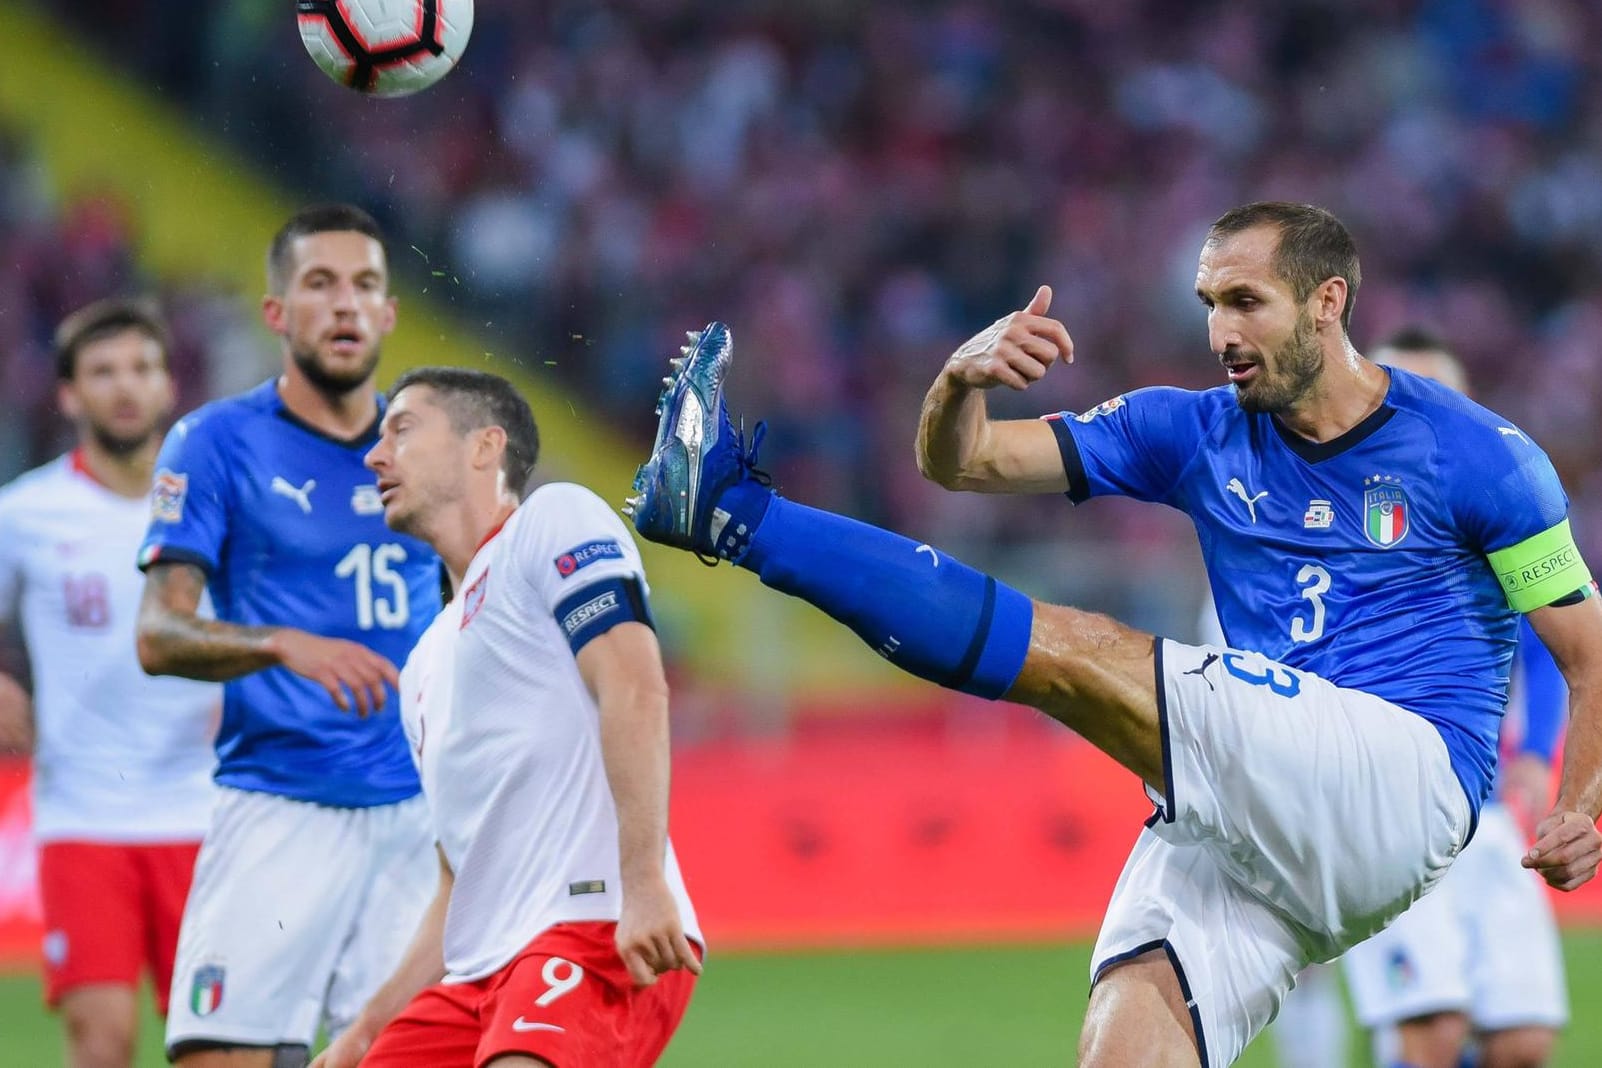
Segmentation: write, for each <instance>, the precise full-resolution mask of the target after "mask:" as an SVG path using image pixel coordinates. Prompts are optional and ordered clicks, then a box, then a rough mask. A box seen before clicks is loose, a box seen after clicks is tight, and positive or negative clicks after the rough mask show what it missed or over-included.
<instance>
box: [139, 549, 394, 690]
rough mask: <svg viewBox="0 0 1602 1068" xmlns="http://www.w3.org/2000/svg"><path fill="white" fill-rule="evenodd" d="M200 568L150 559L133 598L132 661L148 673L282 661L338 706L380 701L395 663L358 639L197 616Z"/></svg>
mask: <svg viewBox="0 0 1602 1068" xmlns="http://www.w3.org/2000/svg"><path fill="white" fill-rule="evenodd" d="M205 589H206V573H205V572H204V571H202V570H201V569H200V568H199V567H197V566H196V565H194V564H189V563H176V562H173V563H159V562H158V563H154V564H151V565H150V567H149V569H148V570H147V572H146V575H145V592H144V595H143V597H142V598H141V600H140V602H139V626H138V637H137V642H138V650H139V665H140V666H141V667H143V668H144V669H145V671H146V673H148V674H151V675H181V676H183V677H184V678H189V679H201V680H203V681H206V682H226V681H227V680H229V679H236V678H238V677H240V676H241V675H248V674H250V673H251V672H253V671H260V670H261V669H263V668H269V667H284V668H287V669H289V670H290V671H293V672H294V673H295V674H297V675H301V676H303V677H305V678H308V679H311V680H312V681H313V682H316V683H318V684H320V685H321V686H322V687H323V688H324V689H326V690H327V691H328V695H329V697H331V698H332V699H333V701H334V704H336V705H338V706H339V707H340V708H341V709H342V710H344V711H347V712H348V711H350V710H351V709H352V707H353V706H354V708H355V710H356V712H357V713H358V714H359V715H363V716H365V715H368V714H369V713H372V712H376V711H377V710H379V709H381V708H383V707H384V701H385V696H386V695H385V689H384V687H385V684H386V683H387V684H388V685H389V686H391V687H393V686H394V685H395V684H396V682H397V681H399V678H398V673H397V672H396V670H395V665H393V664H391V663H390V662H389V661H388V660H386V659H385V658H384V657H382V656H380V655H379V654H377V653H375V652H373V651H372V650H371V649H369V648H367V647H366V646H365V645H361V644H359V643H357V642H350V641H344V640H343V639H339V638H322V637H319V636H317V635H315V634H308V633H307V632H306V631H303V630H297V629H295V628H294V627H251V626H244V625H242V624H238V623H229V622H225V621H223V620H219V619H203V618H201V616H200V614H199V612H200V598H201V594H202V593H204V592H205Z"/></svg>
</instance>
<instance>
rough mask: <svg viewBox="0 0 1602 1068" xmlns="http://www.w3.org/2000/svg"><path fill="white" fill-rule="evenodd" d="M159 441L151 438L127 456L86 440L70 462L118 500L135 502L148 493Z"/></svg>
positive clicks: (158, 437) (89, 437) (154, 437)
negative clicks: (134, 500) (124, 498)
mask: <svg viewBox="0 0 1602 1068" xmlns="http://www.w3.org/2000/svg"><path fill="white" fill-rule="evenodd" d="M160 448H161V438H160V436H159V435H153V436H152V437H151V439H150V441H148V442H147V443H145V444H144V445H141V446H139V448H137V449H135V450H133V451H132V452H128V453H116V452H112V451H111V450H110V449H107V448H105V447H104V446H102V445H101V444H100V443H99V442H97V441H95V439H94V437H93V436H86V437H84V438H82V439H81V440H80V441H79V442H78V447H77V449H75V450H74V451H73V462H74V463H76V464H78V465H79V466H80V467H81V468H82V469H83V470H84V471H85V472H86V473H87V474H88V475H89V477H90V478H92V479H94V480H95V481H96V482H98V483H100V484H101V485H102V486H104V487H106V489H108V490H110V491H111V492H113V493H115V494H117V495H118V496H119V497H131V498H134V499H138V498H140V497H144V496H145V495H147V494H148V493H149V492H150V479H151V473H152V472H153V471H154V470H155V467H156V453H157V451H158V450H160Z"/></svg>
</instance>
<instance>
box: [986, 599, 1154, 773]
mask: <svg viewBox="0 0 1602 1068" xmlns="http://www.w3.org/2000/svg"><path fill="white" fill-rule="evenodd" d="M1152 642H1153V639H1152V636H1151V635H1150V634H1146V633H1143V632H1141V631H1137V630H1134V629H1132V628H1130V627H1126V626H1124V625H1123V624H1122V623H1119V622H1118V621H1117V620H1115V619H1112V618H1110V617H1108V616H1104V615H1100V614H1098V613H1095V612H1084V611H1081V610H1079V609H1077V608H1068V607H1065V606H1063V605H1052V604H1043V603H1041V602H1038V601H1037V602H1035V619H1034V625H1033V628H1032V630H1031V632H1030V638H1029V654H1028V656H1027V657H1025V659H1024V666H1023V670H1022V671H1021V672H1020V673H1019V676H1018V679H1017V681H1015V682H1014V683H1013V685H1012V689H1011V690H1009V691H1008V692H1007V699H1008V700H1010V701H1017V702H1019V703H1020V704H1026V705H1029V706H1031V707H1033V708H1037V709H1039V710H1040V711H1042V712H1044V713H1045V714H1046V715H1048V716H1050V717H1051V718H1052V719H1055V720H1057V721H1058V722H1059V723H1061V724H1063V725H1064V726H1066V727H1068V728H1069V729H1071V730H1073V731H1074V732H1076V733H1077V734H1079V735H1080V736H1081V737H1083V738H1084V739H1085V740H1086V741H1088V742H1090V743H1091V744H1092V745H1094V746H1096V748H1098V749H1100V750H1101V751H1102V752H1104V753H1106V754H1107V755H1108V756H1110V757H1112V758H1113V759H1114V760H1116V761H1117V762H1118V763H1120V764H1122V765H1123V766H1124V767H1126V768H1128V769H1129V770H1131V771H1133V772H1134V773H1135V774H1136V775H1138V776H1140V777H1141V779H1143V780H1144V781H1145V782H1147V783H1148V784H1150V785H1151V786H1153V787H1155V788H1157V789H1162V788H1163V786H1164V783H1163V779H1162V769H1163V762H1162V739H1161V735H1160V733H1159V731H1158V724H1159V721H1160V717H1159V715H1158V701H1157V673H1156V665H1155V662H1154V659H1153V654H1152V649H1153V645H1152Z"/></svg>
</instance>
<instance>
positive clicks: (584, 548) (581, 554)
mask: <svg viewBox="0 0 1602 1068" xmlns="http://www.w3.org/2000/svg"><path fill="white" fill-rule="evenodd" d="M621 559H623V546H621V545H619V544H618V543H617V542H616V541H587V542H585V543H584V544H583V545H577V546H574V547H573V548H571V549H569V550H568V551H567V552H565V553H563V554H562V555H561V556H558V557H557V558H556V559H555V560H554V561H552V562H553V563H555V564H556V573H557V574H558V575H561V576H562V577H563V578H567V577H568V576H570V575H573V574H576V573H577V572H579V571H582V570H583V569H584V568H586V567H589V566H590V565H591V564H593V563H595V561H597V560H621Z"/></svg>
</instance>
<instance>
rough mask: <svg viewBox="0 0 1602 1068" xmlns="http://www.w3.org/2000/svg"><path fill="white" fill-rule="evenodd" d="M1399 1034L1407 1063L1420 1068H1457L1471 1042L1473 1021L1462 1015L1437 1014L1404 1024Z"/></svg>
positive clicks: (1404, 1059) (1403, 1059) (1399, 1026)
mask: <svg viewBox="0 0 1602 1068" xmlns="http://www.w3.org/2000/svg"><path fill="white" fill-rule="evenodd" d="M1396 1030H1397V1035H1398V1037H1399V1038H1400V1040H1401V1055H1402V1061H1403V1062H1404V1063H1406V1064H1412V1065H1417V1066H1418V1068H1457V1065H1458V1063H1459V1061H1460V1060H1461V1059H1462V1055H1463V1045H1464V1043H1466V1042H1467V1041H1468V1036H1469V1021H1468V1017H1467V1016H1465V1015H1463V1014H1462V1013H1461V1012H1434V1013H1430V1014H1429V1015H1427V1016H1415V1017H1413V1018H1412V1019H1411V1020H1404V1021H1402V1023H1401V1024H1400V1025H1398V1027H1397V1029H1396Z"/></svg>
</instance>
